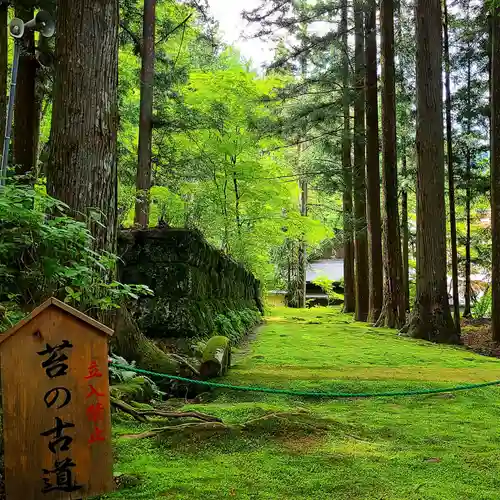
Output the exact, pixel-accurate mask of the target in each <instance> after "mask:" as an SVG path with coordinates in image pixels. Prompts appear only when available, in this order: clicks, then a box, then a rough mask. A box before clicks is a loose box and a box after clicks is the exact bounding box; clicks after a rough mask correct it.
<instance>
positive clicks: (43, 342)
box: [0, 299, 114, 500]
mask: <svg viewBox="0 0 500 500" xmlns="http://www.w3.org/2000/svg"><path fill="white" fill-rule="evenodd" d="M112 334H113V331H112V330H110V329H109V328H107V327H106V326H104V325H101V324H100V323H98V322H97V321H95V320H94V319H92V318H90V317H88V316H86V315H85V314H83V313H81V312H80V311H77V310H76V309H73V308H72V307H70V306H68V305H66V304H64V303H62V302H60V301H58V300H57V299H49V300H48V301H47V302H45V303H44V304H42V305H41V306H40V307H38V308H37V309H35V310H34V311H33V312H32V313H31V314H30V315H29V316H28V317H27V318H26V319H24V320H23V321H21V322H20V323H18V324H17V325H16V326H15V327H13V328H12V329H11V330H9V331H8V332H7V333H5V334H3V335H1V336H0V364H1V377H2V399H3V433H4V451H5V483H6V493H7V499H9V500H11V499H12V500H17V499H23V500H39V499H47V500H66V499H81V498H87V497H90V496H94V495H100V494H103V493H106V492H109V491H111V490H112V489H113V484H114V483H113V470H112V450H111V417H110V401H109V381H108V337H109V336H110V335H112Z"/></svg>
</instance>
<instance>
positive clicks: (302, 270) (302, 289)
mask: <svg viewBox="0 0 500 500" xmlns="http://www.w3.org/2000/svg"><path fill="white" fill-rule="evenodd" d="M299 188H300V215H301V216H302V217H307V195H308V186H307V178H306V177H305V175H302V176H301V179H300V184H299ZM306 275H307V243H306V240H305V235H304V234H302V236H301V238H300V241H299V266H298V277H297V278H298V279H297V297H298V306H299V307H306V305H307V301H306V287H307V278H306Z"/></svg>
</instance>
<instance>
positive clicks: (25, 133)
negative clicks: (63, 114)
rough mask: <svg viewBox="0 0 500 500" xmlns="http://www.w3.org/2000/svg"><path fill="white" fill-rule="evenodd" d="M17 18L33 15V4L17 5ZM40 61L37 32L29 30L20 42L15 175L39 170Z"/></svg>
mask: <svg viewBox="0 0 500 500" xmlns="http://www.w3.org/2000/svg"><path fill="white" fill-rule="evenodd" d="M16 17H19V18H20V19H22V20H23V21H24V22H28V21H30V20H31V19H33V17H34V10H33V7H22V6H17V7H16ZM38 67H39V64H38V61H37V59H36V57H35V35H34V31H33V30H26V31H25V34H24V36H23V38H22V41H21V55H20V58H19V70H18V73H17V86H16V99H15V103H14V126H13V143H14V148H13V153H14V165H15V171H16V175H26V174H28V173H32V174H35V173H36V161H37V158H38V133H39V124H40V112H41V101H40V99H39V98H38V96H37V92H36V79H37V70H38Z"/></svg>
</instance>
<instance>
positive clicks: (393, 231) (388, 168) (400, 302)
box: [378, 0, 406, 328]
mask: <svg viewBox="0 0 500 500" xmlns="http://www.w3.org/2000/svg"><path fill="white" fill-rule="evenodd" d="M380 26H381V49H382V50H381V62H382V134H383V136H382V163H383V167H382V178H383V189H384V247H385V254H384V269H385V283H384V307H383V311H382V315H381V317H380V320H379V322H378V325H379V326H388V327H390V328H401V327H402V326H403V325H404V322H405V317H406V308H405V298H404V290H403V279H402V276H403V265H402V258H401V240H400V237H399V210H398V207H399V202H398V165H397V155H396V75H395V66H394V1H393V0H382V1H381V3H380Z"/></svg>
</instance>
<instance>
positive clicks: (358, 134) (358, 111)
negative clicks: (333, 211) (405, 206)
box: [353, 0, 369, 321]
mask: <svg viewBox="0 0 500 500" xmlns="http://www.w3.org/2000/svg"><path fill="white" fill-rule="evenodd" d="M354 30H355V87H356V97H355V100H354V182H353V187H354V217H355V222H354V255H355V267H356V269H355V278H356V282H355V289H356V311H355V315H354V316H355V319H356V320H357V321H366V320H367V319H368V308H369V294H368V287H367V284H368V238H367V228H366V171H365V89H364V83H365V61H364V34H363V2H362V1H361V0H355V1H354Z"/></svg>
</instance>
